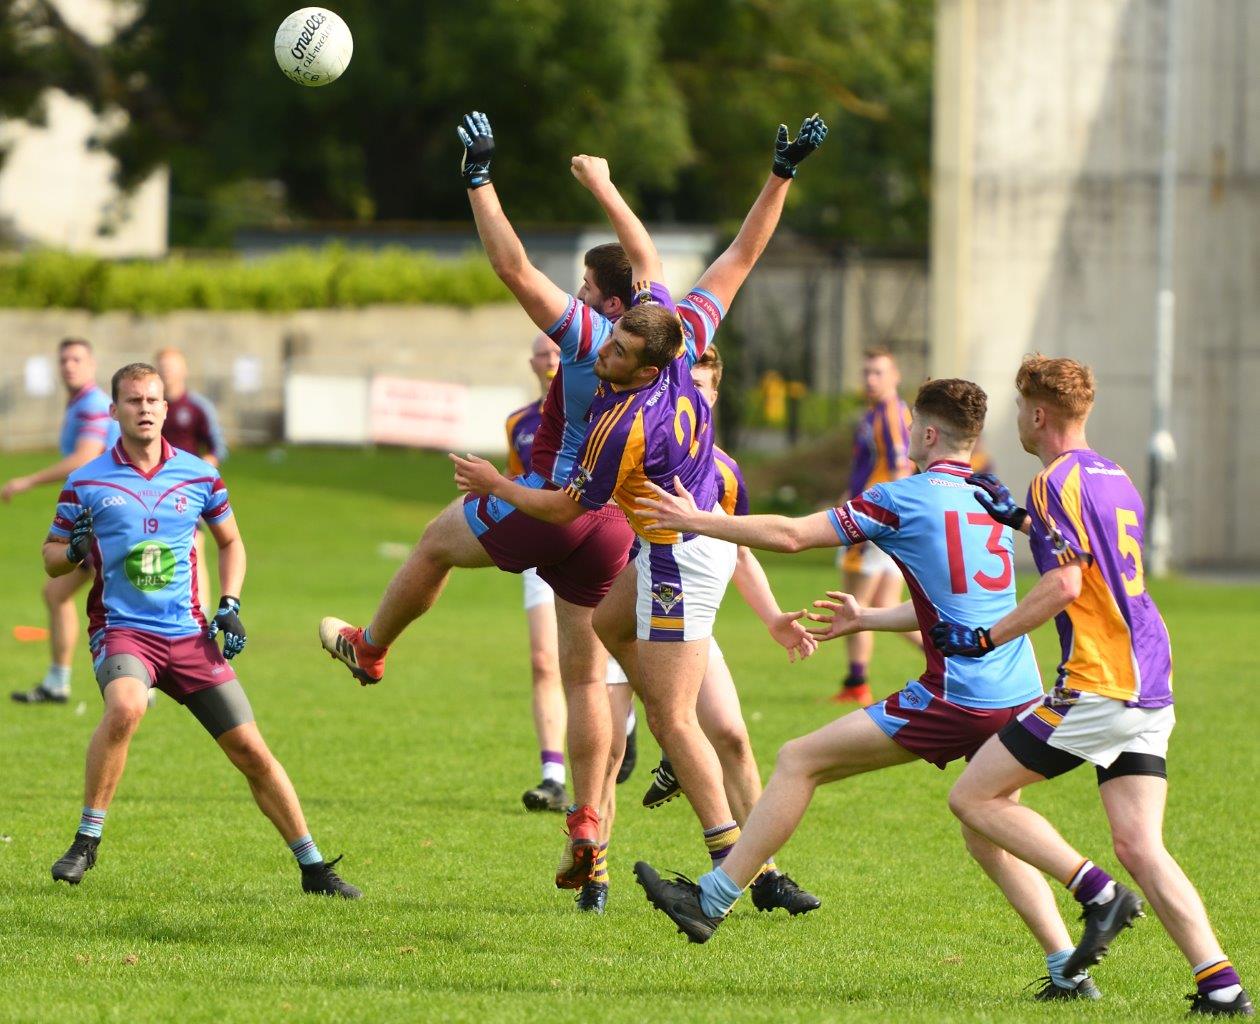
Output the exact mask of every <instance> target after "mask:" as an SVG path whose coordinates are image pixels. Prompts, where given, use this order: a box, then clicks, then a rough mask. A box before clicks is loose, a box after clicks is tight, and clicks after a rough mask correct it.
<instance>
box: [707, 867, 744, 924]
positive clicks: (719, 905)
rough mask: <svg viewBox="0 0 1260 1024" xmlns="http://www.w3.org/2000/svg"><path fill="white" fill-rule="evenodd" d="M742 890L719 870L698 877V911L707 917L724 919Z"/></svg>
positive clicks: (715, 869)
mask: <svg viewBox="0 0 1260 1024" xmlns="http://www.w3.org/2000/svg"><path fill="white" fill-rule="evenodd" d="M742 892H743V890H742V889H740V887H739V886H738V885H736V884H735V883H734V882H732V881H731V879H730V876H729V875H728V874H727V873H726V872H725V871H723V870H722V869H721V868H714V869H713V870H712V871H710V872H709V873H708V874H704V875H701V876H700V909H701V910H703V911H704V912H705V913H706V914H707V915H708V916H709V917H725V916H726V914H727V913H728V912H729V911H730V909H731V907H733V906H735V901H736V900H738V899H739V897H740V894H741V893H742Z"/></svg>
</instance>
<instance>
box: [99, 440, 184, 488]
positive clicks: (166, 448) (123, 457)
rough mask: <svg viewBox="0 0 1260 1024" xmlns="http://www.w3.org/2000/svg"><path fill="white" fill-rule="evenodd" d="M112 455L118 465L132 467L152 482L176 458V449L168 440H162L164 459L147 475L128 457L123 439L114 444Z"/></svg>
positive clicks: (159, 460)
mask: <svg viewBox="0 0 1260 1024" xmlns="http://www.w3.org/2000/svg"><path fill="white" fill-rule="evenodd" d="M111 454H112V455H113V456H114V461H115V462H116V463H118V465H120V466H130V467H131V468H132V469H133V470H135V471H136V473H138V474H139V475H140V476H142V477H144V478H145V479H146V480H152V479H153V478H154V477H155V476H157V475H158V473H160V472H161V471H162V467H163V466H165V465H166V464H167V462H169V461H170V460H171V459H173V458H174V457H175V449H174V448H172V447H171V445H170V442H169V441H167V440H166V438H162V457H161V458H160V459H158V463H157V465H156V466H154V467H153V468H152V469H151V470H149V471H148V472H147V473H146V472H145V471H144V470H143V469H141V468H140V467H139V466H137V465H136V464H135V463H134V462H132V461H131V458H130V456H128V455H127V450H126V449H125V448H123V443H122V438H119V439H118V440H117V441H115V442H114V447H113V450H112V452H111Z"/></svg>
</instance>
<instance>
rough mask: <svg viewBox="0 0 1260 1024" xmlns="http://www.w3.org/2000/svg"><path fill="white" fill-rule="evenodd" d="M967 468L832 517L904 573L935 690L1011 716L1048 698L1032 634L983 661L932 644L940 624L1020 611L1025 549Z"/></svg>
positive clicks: (876, 492) (847, 536)
mask: <svg viewBox="0 0 1260 1024" xmlns="http://www.w3.org/2000/svg"><path fill="white" fill-rule="evenodd" d="M971 472H972V469H971V466H970V465H968V464H967V463H963V462H952V461H947V460H943V461H941V462H935V463H933V464H932V465H931V466H929V467H928V468H927V470H926V471H925V472H923V473H920V474H918V475H917V476H911V477H906V478H905V479H904V480H893V481H890V482H888V483H881V484H877V485H876V486H874V487H871V488H869V489H867V490H866V491H864V492H863V493H862V494H861V495H860V496H859V497H856V498H854V499H853V500H851V501H849V502H847V503H846V504H844V505H842V506H840V507H839V508H834V509H832V510H831V511H830V513H829V515H830V516H831V523H832V525H833V526H834V527H835V529H836V533H837V534H838V535H839V536H840V541H841V543H842V544H845V545H850V544H860V543H861V542H862V541H866V540H869V541H872V542H874V544H875V545H876V546H877V547H879V548H880V549H882V550H883V551H885V552H886V553H887V554H888V555H889V556H890V557H891V558H892V559H893V560H894V561H895V562H896V563H897V565H898V567H900V569H901V572H902V575H904V576H905V578H906V583H907V584H909V586H910V598H911V600H912V601H913V602H914V610H915V614H916V616H917V617H918V620H919V629H920V630H922V632H923V636H924V638H925V641H926V646H925V650H924V654H925V655H926V657H927V671H926V672H924V673H923V675H922V676H921V677H920V682H922V683H923V685H924V686H926V687H927V688H928V689H929V690H932V691H933V692H934V693H936V694H938V695H940V696H942V697H944V699H945V700H947V701H950V702H951V703H954V704H961V705H962V706H964V707H971V708H1008V707H1016V706H1018V705H1021V704H1026V703H1028V702H1029V701H1030V700H1033V699H1035V698H1037V697H1040V696H1041V693H1042V690H1041V677H1040V675H1039V674H1038V672H1037V663H1036V660H1035V659H1034V657H1033V649H1032V643H1031V642H1030V641H1029V639H1028V637H1026V636H1023V637H1020V638H1019V639H1018V640H1016V641H1013V642H1012V643H1009V644H1003V645H1002V646H1001V647H999V648H997V649H996V650H995V651H993V652H992V653H991V654H988V655H986V656H985V657H983V658H961V657H954V658H946V657H944V656H943V655H942V654H941V653H940V651H938V650H937V649H936V648H935V647H934V646H933V644H932V642H931V639H930V638H928V630H930V629H931V628H932V626H934V625H935V624H936V623H937V622H938V621H939V620H941V619H946V620H949V621H951V622H997V621H998V619H1000V618H1002V617H1003V616H1004V615H1006V614H1007V613H1009V612H1010V611H1012V610H1013V609H1014V608H1015V557H1014V556H1015V544H1014V538H1013V536H1012V533H1011V530H1010V528H1009V527H1005V526H1001V525H999V524H998V523H996V522H994V521H993V519H991V518H990V517H989V514H988V513H987V512H985V511H984V510H983V509H982V508H981V507H980V506H979V504H977V502H976V499H975V498H974V497H973V495H974V493H975V488H974V487H972V486H971V485H970V484H968V483H967V482H966V477H967V476H968V475H969V474H970V473H971Z"/></svg>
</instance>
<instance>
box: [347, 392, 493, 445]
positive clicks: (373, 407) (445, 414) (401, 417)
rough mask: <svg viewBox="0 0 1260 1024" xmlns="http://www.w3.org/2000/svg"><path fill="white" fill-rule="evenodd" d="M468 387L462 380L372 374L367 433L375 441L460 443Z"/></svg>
mask: <svg viewBox="0 0 1260 1024" xmlns="http://www.w3.org/2000/svg"><path fill="white" fill-rule="evenodd" d="M468 405H469V403H468V388H467V387H465V386H464V385H463V384H444V383H442V382H440V381H431V380H409V379H407V378H405V377H373V378H372V385H371V388H370V389H369V391H368V436H369V437H370V438H371V440H372V442H373V443H374V444H400V445H407V446H409V447H412V448H451V447H457V446H458V445H459V444H460V442H461V440H462V439H463V438H464V437H465V436H466V435H467V433H468V431H467V426H466V424H467V422H468Z"/></svg>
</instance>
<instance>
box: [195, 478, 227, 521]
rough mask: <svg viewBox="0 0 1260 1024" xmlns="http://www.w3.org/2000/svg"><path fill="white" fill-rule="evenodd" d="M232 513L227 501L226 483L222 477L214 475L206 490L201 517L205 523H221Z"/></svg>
mask: <svg viewBox="0 0 1260 1024" xmlns="http://www.w3.org/2000/svg"><path fill="white" fill-rule="evenodd" d="M231 514H232V505H231V503H230V502H229V501H228V490H227V485H226V484H225V483H224V482H223V478H222V477H215V478H214V483H213V484H211V485H210V490H209V491H207V492H206V501H205V505H204V506H203V508H202V512H201V518H202V519H204V520H205V521H206V522H207V523H221V522H223V520H225V519H227V518H228V517H229V516H231Z"/></svg>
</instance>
